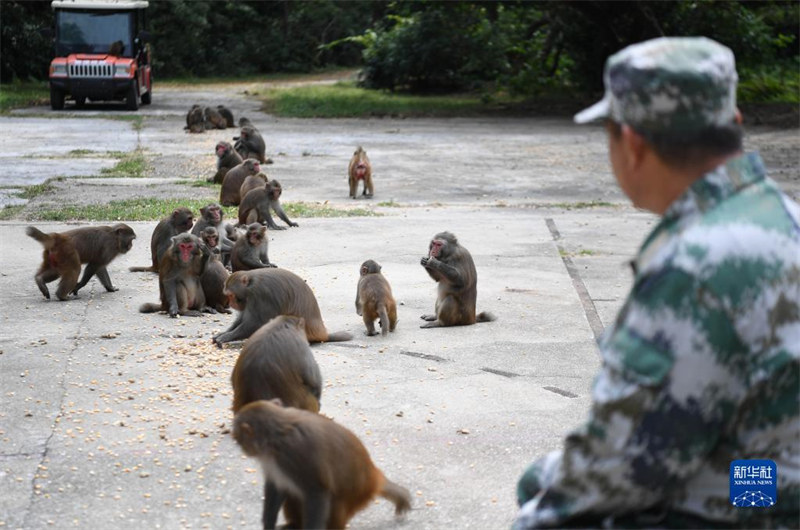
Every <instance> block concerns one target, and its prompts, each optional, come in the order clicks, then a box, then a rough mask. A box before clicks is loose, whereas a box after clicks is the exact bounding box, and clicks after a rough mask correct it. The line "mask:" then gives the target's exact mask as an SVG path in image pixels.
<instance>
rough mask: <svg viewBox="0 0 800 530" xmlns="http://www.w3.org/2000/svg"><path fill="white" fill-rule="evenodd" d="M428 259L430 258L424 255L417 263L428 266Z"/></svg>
mask: <svg viewBox="0 0 800 530" xmlns="http://www.w3.org/2000/svg"><path fill="white" fill-rule="evenodd" d="M429 259H430V258H428V256H425V257H424V258H422V259H421V260H419V263H420V265H422V266H423V267H427V266H428V261H429Z"/></svg>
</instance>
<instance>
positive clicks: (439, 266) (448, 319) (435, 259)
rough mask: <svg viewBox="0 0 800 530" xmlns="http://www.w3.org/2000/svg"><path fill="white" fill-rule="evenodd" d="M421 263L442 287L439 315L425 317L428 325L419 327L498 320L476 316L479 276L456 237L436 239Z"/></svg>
mask: <svg viewBox="0 0 800 530" xmlns="http://www.w3.org/2000/svg"><path fill="white" fill-rule="evenodd" d="M420 263H421V264H422V266H423V267H425V270H426V271H427V272H428V274H429V275H430V277H431V278H433V279H434V280H435V281H436V282H438V284H439V294H438V297H437V299H436V306H435V308H436V314H434V315H422V317H421V318H422V320H426V321H427V323H426V324H423V325H422V326H420V327H422V328H438V327H442V326H468V325H470V324H474V323H475V322H491V321H492V320H495V316H494V315H493V314H491V313H488V312H483V313H479V314H478V315H475V302H476V299H477V298H478V273H477V271H476V270H475V263H474V262H473V261H472V255H470V253H469V251H468V250H467V249H466V248H464V247H462V246H461V245H459V244H458V240H457V239H456V236H454V235H453V234H451V233H450V232H440V233H438V234H436V235H435V236H433V240H432V241H431V243H430V245H429V246H428V255H427V256H426V257H424V258H422V260H421V261H420Z"/></svg>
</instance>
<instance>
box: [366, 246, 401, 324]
mask: <svg viewBox="0 0 800 530" xmlns="http://www.w3.org/2000/svg"><path fill="white" fill-rule="evenodd" d="M360 274H361V276H360V278H359V279H358V290H357V291H356V313H358V315H359V316H362V317H363V318H364V324H365V325H366V326H367V335H368V336H370V337H371V336H373V335H377V334H378V332H377V331H375V319H376V318H377V319H380V323H381V335H383V336H384V337H385V336H386V335H387V334H388V333H389V332H390V331H394V328H395V326H397V303H396V302H395V301H394V297H392V288H391V286H389V282H388V281H386V278H384V277H383V274H381V266H380V265H378V263H377V262H375V261H373V260H371V259H370V260H367V261H365V262H364V263H362V264H361V271H360Z"/></svg>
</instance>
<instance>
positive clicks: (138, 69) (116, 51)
mask: <svg viewBox="0 0 800 530" xmlns="http://www.w3.org/2000/svg"><path fill="white" fill-rule="evenodd" d="M147 5H148V2H144V1H129V0H116V1H115V0H55V1H54V2H52V7H53V11H54V14H55V59H53V61H52V62H51V63H50V106H51V107H52V108H53V110H61V109H63V108H64V100H65V99H66V98H68V97H69V98H72V99H73V100H74V101H75V104H76V106H78V107H82V106H83V105H84V104H85V103H86V100H87V99H88V100H91V101H114V100H116V101H123V100H124V101H125V107H126V108H127V109H129V110H137V109H138V108H139V101H141V103H142V104H143V105H147V104H149V103H150V102H151V101H152V94H153V76H152V73H151V69H150V47H149V45H148V44H147V41H148V39H149V34H148V32H147V31H146V29H145V23H146V9H147Z"/></svg>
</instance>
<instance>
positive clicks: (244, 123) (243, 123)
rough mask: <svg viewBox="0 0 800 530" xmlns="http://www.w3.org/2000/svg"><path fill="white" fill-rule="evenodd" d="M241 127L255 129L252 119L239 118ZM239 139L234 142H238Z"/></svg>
mask: <svg viewBox="0 0 800 530" xmlns="http://www.w3.org/2000/svg"><path fill="white" fill-rule="evenodd" d="M239 127H253V128H255V125H253V122H251V121H250V118H247V117H245V116H242V117H241V118H239ZM237 139H238V138H234V140H237Z"/></svg>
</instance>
